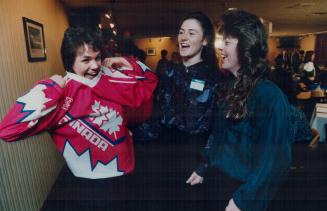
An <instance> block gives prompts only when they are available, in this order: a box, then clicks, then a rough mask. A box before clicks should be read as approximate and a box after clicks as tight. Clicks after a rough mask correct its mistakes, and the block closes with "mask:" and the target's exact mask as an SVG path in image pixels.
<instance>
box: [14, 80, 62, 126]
mask: <svg viewBox="0 0 327 211" xmlns="http://www.w3.org/2000/svg"><path fill="white" fill-rule="evenodd" d="M46 88H47V87H46V85H44V84H38V85H36V86H35V87H33V88H32V89H31V90H30V91H29V92H28V93H27V94H26V95H24V96H21V97H20V98H18V99H17V102H19V103H23V104H24V108H23V110H22V111H23V112H24V111H30V112H31V114H30V115H28V116H27V117H26V118H25V119H24V120H23V121H24V122H27V121H31V120H35V119H38V118H40V117H42V116H44V115H46V114H47V113H49V112H50V111H52V110H53V109H55V108H56V106H53V107H51V108H48V109H46V110H44V109H45V105H44V104H45V103H47V102H49V101H50V100H51V99H50V98H47V97H46V96H45V93H44V92H43V90H45V89H46Z"/></svg>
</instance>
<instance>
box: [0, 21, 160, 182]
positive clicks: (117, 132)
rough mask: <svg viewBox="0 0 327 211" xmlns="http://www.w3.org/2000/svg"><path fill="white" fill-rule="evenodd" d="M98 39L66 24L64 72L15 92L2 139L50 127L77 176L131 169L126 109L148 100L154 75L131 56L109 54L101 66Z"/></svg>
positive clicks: (0, 127) (95, 34)
mask: <svg viewBox="0 0 327 211" xmlns="http://www.w3.org/2000/svg"><path fill="white" fill-rule="evenodd" d="M101 40H102V39H101V34H100V33H99V32H92V31H88V30H85V29H83V28H77V27H76V28H74V27H71V28H69V29H67V30H66V32H65V35H64V38H63V42H62V46H61V56H62V60H63V64H64V67H65V70H66V71H67V74H66V76H65V77H64V78H62V77H61V76H59V75H55V76H52V77H51V78H50V79H46V80H42V81H39V82H37V83H36V85H35V86H34V87H33V88H32V89H31V90H30V91H29V92H28V93H26V94H25V95H23V96H21V97H19V98H18V99H17V100H16V102H15V104H14V105H13V106H12V107H11V109H10V110H9V112H8V114H7V115H6V116H5V117H4V119H3V120H2V122H1V123H0V138H1V139H3V140H4V141H7V142H11V141H16V140H20V139H24V138H26V137H29V136H32V135H35V134H38V133H40V132H43V131H48V132H49V133H50V134H51V136H52V138H53V141H54V143H55V144H56V146H57V148H58V150H59V151H60V152H61V153H62V154H63V157H64V158H65V160H66V162H67V164H68V167H69V168H70V170H71V172H72V173H73V174H74V175H75V176H76V177H82V178H89V179H99V178H108V177H116V176H120V175H124V174H126V173H129V172H131V171H132V170H133V169H134V162H135V161H134V148H133V142H132V137H131V134H130V133H129V130H128V128H127V127H126V124H127V122H126V120H125V118H124V112H125V111H124V108H125V107H126V106H127V107H139V106H141V105H142V104H143V103H144V102H148V101H149V100H150V99H151V97H152V94H153V91H154V89H155V87H156V84H157V79H156V76H155V75H154V74H153V73H152V72H151V71H150V70H149V68H148V67H146V66H145V65H144V64H143V63H141V62H139V61H137V60H135V59H133V58H108V59H105V60H104V61H103V65H104V66H101V45H102V43H101ZM113 64H114V65H113ZM111 66H115V67H117V66H119V67H120V68H119V70H117V68H116V70H115V69H112V68H111ZM149 112H151V111H149ZM144 115H148V114H146V112H145V113H144Z"/></svg>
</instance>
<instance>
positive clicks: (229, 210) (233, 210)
mask: <svg viewBox="0 0 327 211" xmlns="http://www.w3.org/2000/svg"><path fill="white" fill-rule="evenodd" d="M225 211H241V210H240V209H239V208H238V207H237V206H236V204H235V202H234V199H231V200H229V202H228V205H227V207H226V208H225Z"/></svg>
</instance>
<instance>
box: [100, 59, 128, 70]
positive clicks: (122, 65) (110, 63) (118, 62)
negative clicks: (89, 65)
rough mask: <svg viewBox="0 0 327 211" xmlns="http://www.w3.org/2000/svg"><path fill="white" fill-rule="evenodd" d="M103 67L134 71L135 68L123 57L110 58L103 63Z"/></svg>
mask: <svg viewBox="0 0 327 211" xmlns="http://www.w3.org/2000/svg"><path fill="white" fill-rule="evenodd" d="M102 66H105V67H107V68H109V69H116V70H120V69H129V70H130V69H133V66H132V65H131V64H130V63H129V62H128V61H127V60H126V59H125V58H123V57H110V58H105V59H104V60H103V61H102Z"/></svg>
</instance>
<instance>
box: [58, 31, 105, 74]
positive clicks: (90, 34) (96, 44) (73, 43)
mask: <svg viewBox="0 0 327 211" xmlns="http://www.w3.org/2000/svg"><path fill="white" fill-rule="evenodd" d="M84 44H87V45H90V46H92V48H93V50H94V51H101V52H102V32H101V31H100V30H98V29H91V28H82V27H69V28H68V29H66V31H65V34H64V38H63V40H62V43H61V59H62V62H63V64H64V68H65V70H66V71H68V72H72V73H74V72H75V71H74V70H73V64H74V62H75V58H76V53H77V50H78V49H79V48H80V47H83V46H84Z"/></svg>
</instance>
